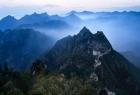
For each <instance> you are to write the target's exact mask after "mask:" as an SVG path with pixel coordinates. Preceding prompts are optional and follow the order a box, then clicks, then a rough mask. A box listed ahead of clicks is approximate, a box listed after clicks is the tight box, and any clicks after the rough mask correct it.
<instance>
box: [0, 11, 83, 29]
mask: <svg viewBox="0 0 140 95" xmlns="http://www.w3.org/2000/svg"><path fill="white" fill-rule="evenodd" d="M72 21H73V22H75V23H78V22H80V21H81V19H80V18H79V17H77V16H76V15H74V14H73V15H69V16H66V17H60V16H58V15H52V16H50V15H48V14H47V13H42V14H37V13H34V14H31V15H25V16H24V17H22V18H21V19H19V20H17V19H15V18H14V17H13V16H10V15H9V16H6V17H4V18H3V19H1V20H0V29H1V30H5V29H14V28H46V29H67V28H71V27H72V25H71V24H72V23H71V22H72ZM73 24H74V23H73Z"/></svg>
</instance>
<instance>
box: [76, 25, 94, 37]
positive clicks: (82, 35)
mask: <svg viewBox="0 0 140 95" xmlns="http://www.w3.org/2000/svg"><path fill="white" fill-rule="evenodd" d="M78 36H81V37H84V36H93V34H92V33H91V32H90V30H89V29H87V28H86V27H84V28H83V29H82V30H81V31H80V32H79V33H78Z"/></svg>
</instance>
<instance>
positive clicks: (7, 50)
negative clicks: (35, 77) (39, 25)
mask: <svg viewBox="0 0 140 95" xmlns="http://www.w3.org/2000/svg"><path fill="white" fill-rule="evenodd" d="M0 34H1V35H0V36H1V37H0V65H3V64H5V63H7V64H8V65H9V66H10V67H12V68H13V69H14V70H25V69H27V67H29V66H30V64H31V63H32V62H33V61H34V60H35V59H36V58H38V57H39V56H41V55H42V54H43V53H44V52H47V51H48V50H49V49H50V48H51V46H52V45H53V42H54V41H53V39H52V38H50V37H47V36H45V35H44V34H42V33H40V32H37V31H34V30H31V29H16V30H6V31H3V32H0Z"/></svg>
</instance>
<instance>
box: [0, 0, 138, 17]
mask: <svg viewBox="0 0 140 95" xmlns="http://www.w3.org/2000/svg"><path fill="white" fill-rule="evenodd" d="M71 10H77V11H83V10H87V11H88V10H89V11H115V10H119V11H124V10H127V11H130V10H133V11H134V10H136V11H139V10H140V0H0V18H2V17H4V16H6V15H13V16H15V17H16V18H20V17H21V16H23V15H25V14H31V13H33V12H38V13H42V12H48V13H49V14H55V13H57V14H58V13H59V14H61V13H65V12H68V11H71Z"/></svg>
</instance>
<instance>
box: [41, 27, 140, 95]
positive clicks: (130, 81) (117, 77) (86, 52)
mask: <svg viewBox="0 0 140 95" xmlns="http://www.w3.org/2000/svg"><path fill="white" fill-rule="evenodd" d="M41 62H43V63H45V64H47V69H48V70H50V71H52V72H56V73H62V74H64V75H65V76H66V77H67V78H72V77H74V76H78V77H80V78H81V79H84V80H88V79H90V80H92V81H93V82H94V86H95V87H96V89H97V92H98V93H99V95H138V93H137V92H138V88H139V87H138V85H137V80H138V79H137V78H136V77H135V76H134V75H133V73H134V68H135V67H134V66H133V65H132V64H131V63H129V62H128V61H127V60H126V59H125V58H124V57H123V56H122V55H120V54H119V53H118V52H116V51H115V50H114V49H113V48H112V46H111V44H110V43H109V41H108V40H107V38H106V37H105V35H104V34H103V32H101V31H98V32H97V33H96V34H92V33H91V32H90V31H89V30H88V29H87V28H86V27H84V28H83V29H82V30H81V31H80V33H79V34H77V35H74V36H68V37H65V38H63V39H61V40H59V41H58V42H57V43H56V44H55V46H54V47H53V48H52V49H51V50H50V51H49V52H48V53H47V54H46V56H45V57H44V58H42V59H41ZM135 69H137V68H135ZM136 71H137V70H136ZM104 92H106V93H108V94H102V93H104ZM109 93H112V94H109Z"/></svg>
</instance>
